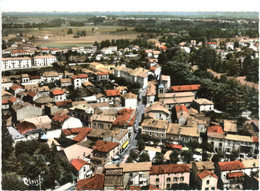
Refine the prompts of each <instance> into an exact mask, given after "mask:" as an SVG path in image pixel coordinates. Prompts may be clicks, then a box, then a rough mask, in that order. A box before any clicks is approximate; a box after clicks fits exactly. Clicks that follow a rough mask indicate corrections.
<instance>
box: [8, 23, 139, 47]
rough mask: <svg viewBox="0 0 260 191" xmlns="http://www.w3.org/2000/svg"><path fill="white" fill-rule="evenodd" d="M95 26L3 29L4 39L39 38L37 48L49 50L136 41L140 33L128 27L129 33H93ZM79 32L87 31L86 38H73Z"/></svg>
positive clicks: (105, 29)
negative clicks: (42, 47) (21, 36)
mask: <svg viewBox="0 0 260 191" xmlns="http://www.w3.org/2000/svg"><path fill="white" fill-rule="evenodd" d="M69 28H71V29H72V30H73V34H67V32H68V29H69ZM93 28H94V26H84V27H55V28H42V29H40V30H39V28H11V29H3V34H8V36H4V37H3V40H4V39H11V38H14V37H15V35H16V34H17V33H23V34H24V35H25V36H26V37H30V36H35V37H37V40H36V42H35V43H36V45H37V46H46V47H49V48H52V47H57V48H69V47H72V46H84V45H89V44H93V43H94V42H95V41H97V42H100V41H102V40H112V39H129V40H132V39H136V38H137V35H138V34H139V33H138V32H136V31H134V30H133V28H130V27H127V29H128V30H127V31H119V32H118V31H117V29H123V28H125V27H122V26H96V28H97V30H96V32H92V29H93ZM77 31H86V36H84V37H80V38H73V36H74V34H75V33H76V32H77ZM46 35H47V36H48V39H46V40H45V39H44V36H46Z"/></svg>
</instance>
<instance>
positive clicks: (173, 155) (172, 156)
mask: <svg viewBox="0 0 260 191" xmlns="http://www.w3.org/2000/svg"><path fill="white" fill-rule="evenodd" d="M179 154H180V153H179V152H178V151H177V150H173V151H172V153H171V154H170V162H171V163H172V164H177V162H178V161H179V157H178V156H179Z"/></svg>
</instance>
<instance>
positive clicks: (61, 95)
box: [50, 90, 67, 102]
mask: <svg viewBox="0 0 260 191" xmlns="http://www.w3.org/2000/svg"><path fill="white" fill-rule="evenodd" d="M50 97H51V98H52V99H53V100H54V101H55V102H56V101H64V100H66V99H67V98H66V93H65V92H64V91H63V90H53V91H52V92H51V94H50Z"/></svg>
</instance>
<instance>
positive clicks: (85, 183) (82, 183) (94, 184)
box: [76, 174, 105, 190]
mask: <svg viewBox="0 0 260 191" xmlns="http://www.w3.org/2000/svg"><path fill="white" fill-rule="evenodd" d="M104 180H105V176H104V174H95V175H94V176H93V177H91V178H88V179H81V180H79V181H78V182H77V185H76V190H104Z"/></svg>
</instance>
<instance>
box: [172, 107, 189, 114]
mask: <svg viewBox="0 0 260 191" xmlns="http://www.w3.org/2000/svg"><path fill="white" fill-rule="evenodd" d="M175 110H176V112H179V111H186V112H188V113H189V110H188V109H187V107H186V106H185V105H175Z"/></svg>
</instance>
